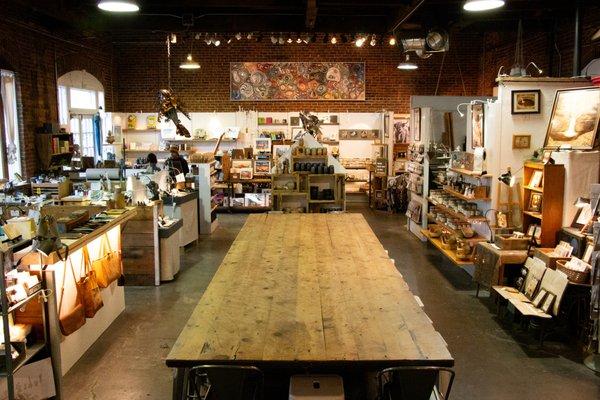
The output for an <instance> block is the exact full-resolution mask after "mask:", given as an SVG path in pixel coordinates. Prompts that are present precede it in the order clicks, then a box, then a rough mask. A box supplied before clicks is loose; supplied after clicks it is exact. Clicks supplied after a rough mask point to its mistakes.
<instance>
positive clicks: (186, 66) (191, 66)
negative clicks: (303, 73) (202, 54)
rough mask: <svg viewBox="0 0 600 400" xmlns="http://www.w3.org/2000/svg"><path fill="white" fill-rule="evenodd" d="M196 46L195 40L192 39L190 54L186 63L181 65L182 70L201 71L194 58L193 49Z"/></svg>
mask: <svg viewBox="0 0 600 400" xmlns="http://www.w3.org/2000/svg"><path fill="white" fill-rule="evenodd" d="M193 46H194V39H193V38H190V52H189V53H188V55H187V57H186V59H185V61H184V62H182V63H181V64H180V65H179V68H181V69H200V64H198V63H197V62H196V61H194V59H193V58H192V48H193Z"/></svg>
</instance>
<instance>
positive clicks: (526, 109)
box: [510, 90, 542, 115]
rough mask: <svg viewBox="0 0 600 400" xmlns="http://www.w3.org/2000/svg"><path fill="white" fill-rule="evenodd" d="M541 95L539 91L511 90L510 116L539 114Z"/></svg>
mask: <svg viewBox="0 0 600 400" xmlns="http://www.w3.org/2000/svg"><path fill="white" fill-rule="evenodd" d="M541 93H542V92H541V91H539V90H513V91H512V92H511V102H510V112H511V114H513V115H514V114H539V113H540V96H541Z"/></svg>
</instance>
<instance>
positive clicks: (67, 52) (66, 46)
mask: <svg viewBox="0 0 600 400" xmlns="http://www.w3.org/2000/svg"><path fill="white" fill-rule="evenodd" d="M2 12H3V13H5V12H6V13H5V14H4V15H3V16H2V21H1V22H0V67H1V68H4V69H9V70H12V71H14V72H15V75H16V81H17V104H18V114H19V115H18V117H19V124H20V127H19V134H20V137H21V154H22V165H23V173H24V174H25V175H26V176H31V175H32V174H34V173H35V172H36V169H37V159H36V158H37V157H36V153H35V137H34V134H35V129H36V128H37V127H39V126H41V125H42V124H43V123H44V122H57V121H58V101H57V88H56V77H57V74H58V76H60V75H62V74H63V73H66V72H69V71H73V70H78V69H85V70H87V71H88V72H90V73H91V74H93V75H94V76H96V77H97V78H98V79H99V80H100V81H101V82H102V84H103V85H104V89H105V103H106V108H107V109H108V110H112V109H113V107H112V105H113V104H115V103H116V97H115V96H114V93H113V90H112V88H113V85H114V83H113V82H114V80H115V77H116V71H114V68H113V58H112V45H111V44H110V42H103V41H101V40H97V39H93V40H92V39H90V40H86V41H81V40H79V42H80V43H81V44H82V45H84V46H85V47H81V46H79V45H77V42H74V43H69V42H67V41H65V40H60V39H57V38H58V37H61V38H62V37H63V35H62V34H59V33H58V34H57V33H52V32H47V31H44V30H43V29H42V28H40V27H31V26H30V25H28V24H27V19H26V18H22V17H20V15H21V14H18V13H16V12H14V10H6V9H4V10H3V11H2Z"/></svg>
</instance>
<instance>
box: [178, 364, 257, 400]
mask: <svg viewBox="0 0 600 400" xmlns="http://www.w3.org/2000/svg"><path fill="white" fill-rule="evenodd" d="M185 375H186V376H185V377H184V383H183V388H184V390H183V399H184V400H209V399H211V400H212V399H214V400H260V399H262V390H263V383H264V377H263V373H262V371H261V370H260V369H258V368H256V367H252V366H238V365H199V366H196V367H193V368H190V369H189V370H188V371H187V373H186V374H185Z"/></svg>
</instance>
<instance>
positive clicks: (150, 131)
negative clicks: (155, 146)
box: [123, 128, 160, 133]
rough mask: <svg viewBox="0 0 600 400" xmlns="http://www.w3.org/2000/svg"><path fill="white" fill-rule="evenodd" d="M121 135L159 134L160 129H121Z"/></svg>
mask: <svg viewBox="0 0 600 400" xmlns="http://www.w3.org/2000/svg"><path fill="white" fill-rule="evenodd" d="M123 133H160V129H156V128H154V129H123Z"/></svg>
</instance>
